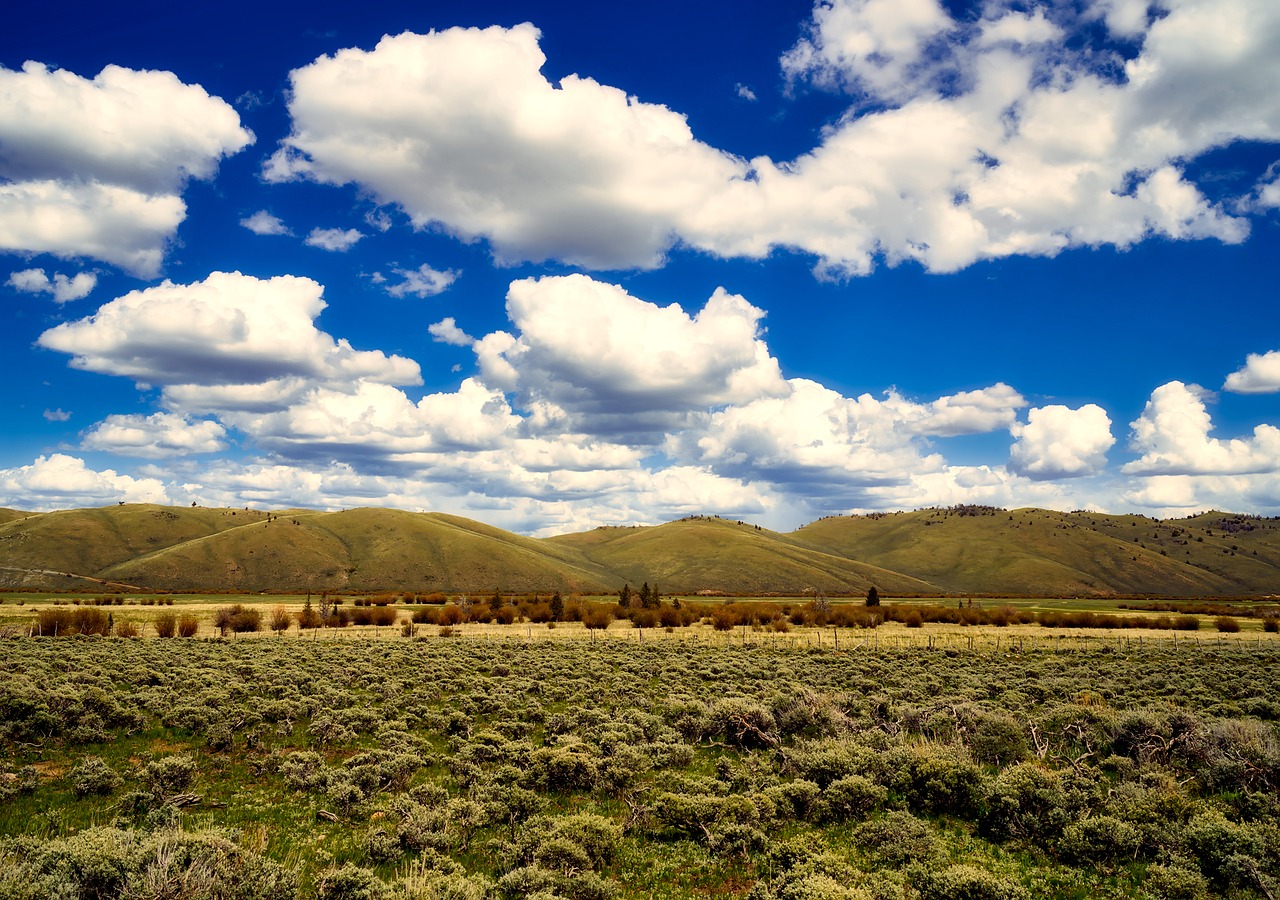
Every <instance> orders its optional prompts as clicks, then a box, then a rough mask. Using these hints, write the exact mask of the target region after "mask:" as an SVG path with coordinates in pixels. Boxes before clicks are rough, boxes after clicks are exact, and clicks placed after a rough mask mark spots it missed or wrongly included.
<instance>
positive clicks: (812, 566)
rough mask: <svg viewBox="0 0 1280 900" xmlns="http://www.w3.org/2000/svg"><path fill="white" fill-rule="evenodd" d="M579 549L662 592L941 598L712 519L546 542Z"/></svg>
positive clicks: (842, 559) (772, 535)
mask: <svg viewBox="0 0 1280 900" xmlns="http://www.w3.org/2000/svg"><path fill="white" fill-rule="evenodd" d="M547 543H550V544H554V545H558V546H563V547H574V548H576V549H578V550H581V551H582V552H583V553H584V554H585V555H587V556H589V557H590V558H591V559H593V560H595V561H596V562H598V563H600V564H602V565H604V566H607V567H608V568H609V569H610V570H611V571H613V572H616V573H617V574H618V575H619V576H621V578H622V579H623V580H624V581H627V582H630V583H631V584H633V585H639V584H641V583H642V582H645V581H648V582H650V583H653V584H656V585H658V586H659V587H662V588H670V589H672V590H677V591H685V592H694V591H699V590H709V591H723V592H726V593H757V592H759V593H772V592H778V593H800V592H802V591H820V592H822V593H865V592H866V590H867V588H869V587H870V586H871V585H873V584H874V585H876V587H877V588H878V589H879V590H881V591H884V592H886V593H889V594H917V593H927V594H933V593H937V592H938V589H937V587H935V586H934V585H931V584H929V583H927V582H924V581H921V580H919V579H917V578H912V577H911V576H908V575H902V574H899V573H898V572H892V571H888V570H886V569H884V568H880V567H879V566H875V565H868V564H866V563H864V562H857V561H855V560H853V559H851V558H849V557H848V556H845V555H839V554H832V553H830V552H826V551H824V550H816V549H814V548H812V547H807V546H803V545H800V544H797V543H796V542H795V541H793V540H791V539H790V538H788V537H787V536H786V535H782V534H779V533H777V532H774V531H769V530H767V529H763V528H757V527H756V526H754V525H748V524H744V523H740V522H735V521H732V520H729V519H720V518H716V517H708V516H695V517H691V518H687V519H681V520H679V521H676V522H668V523H667V524H665V525H658V526H656V527H652V528H598V529H596V530H594V531H590V532H586V533H585V534H576V535H564V536H561V537H554V538H549V539H548V540H547Z"/></svg>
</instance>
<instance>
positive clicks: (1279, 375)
mask: <svg viewBox="0 0 1280 900" xmlns="http://www.w3.org/2000/svg"><path fill="white" fill-rule="evenodd" d="M1222 387H1223V390H1227V391H1233V392H1235V393H1237V394H1274V393H1276V392H1277V391H1280V350H1272V351H1270V352H1269V353H1250V354H1249V355H1248V356H1247V357H1245V362H1244V366H1243V368H1241V369H1239V370H1237V371H1235V372H1232V373H1231V374H1230V375H1228V376H1227V380H1226V383H1225V384H1224V385H1223V386H1222Z"/></svg>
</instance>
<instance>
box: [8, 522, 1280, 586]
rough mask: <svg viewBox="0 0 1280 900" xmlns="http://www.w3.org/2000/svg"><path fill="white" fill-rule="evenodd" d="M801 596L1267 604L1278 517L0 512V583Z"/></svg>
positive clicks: (1276, 582) (1276, 576)
mask: <svg viewBox="0 0 1280 900" xmlns="http://www.w3.org/2000/svg"><path fill="white" fill-rule="evenodd" d="M95 581H109V582H116V583H120V584H124V585H128V586H132V587H137V588H143V589H155V590H190V591H232V590H244V591H264V590H414V591H430V590H440V591H446V592H467V593H480V592H488V591H492V590H494V589H502V590H507V591H533V590H537V591H548V592H549V591H553V590H559V591H580V592H583V593H595V592H601V591H616V590H618V589H619V588H620V587H621V586H622V585H623V584H624V583H628V582H629V583H630V584H631V585H632V586H637V585H639V584H641V583H643V582H646V581H647V582H649V583H650V584H654V585H658V586H660V587H661V588H662V589H663V590H665V591H668V592H679V593H694V592H698V591H707V592H721V593H725V594H762V593H784V594H799V593H803V592H807V591H817V592H822V593H830V594H861V593H864V592H865V591H866V589H867V588H868V587H870V586H871V585H875V586H876V587H877V588H878V589H879V590H880V592H881V593H882V594H884V595H885V596H895V595H896V596H904V595H931V594H932V595H936V594H947V593H955V594H990V595H1006V596H1063V595H1100V596H1105V595H1115V594H1158V595H1166V596H1187V597H1203V596H1214V595H1218V596H1233V595H1234V596H1242V595H1263V594H1275V593H1277V592H1280V520H1270V519H1261V518H1257V517H1249V516H1239V515H1231V514H1227V513H1218V512H1212V513H1205V514H1203V515H1200V516H1196V517H1192V518H1189V519H1178V520H1167V521H1157V520H1155V519H1149V518H1146V517H1143V516H1105V515H1100V514H1096V513H1085V512H1077V513H1058V512H1049V511H1045V510H1037V509H1019V510H1012V511H1010V510H995V509H992V508H990V507H956V508H954V509H926V510H919V511H916V512H909V513H908V512H903V513H888V514H875V515H868V516H841V517H831V518H826V519H821V520H819V521H817V522H814V523H812V524H810V525H806V526H805V527H804V528H801V529H798V530H797V531H794V532H792V533H790V534H781V533H778V532H774V531H769V530H768V529H764V528H760V527H757V526H755V525H750V524H746V523H742V522H735V521H732V520H728V519H721V518H718V517H709V516H693V517H689V518H686V519H681V520H679V521H676V522H668V523H666V524H664V525H657V526H644V527H641V526H636V527H621V528H619V527H609V528H597V529H594V530H592V531H588V532H583V533H580V534H569V535H561V536H558V537H553V538H546V539H534V538H528V537H522V536H520V535H516V534H512V533H510V532H507V531H503V530H502V529H499V528H494V527H492V526H489V525H485V524H483V523H481V522H475V521H472V520H470V519H464V518H461V517H458V516H451V515H444V514H440V513H411V512H405V511H402V510H393V509H351V510H343V511H341V512H316V511H311V510H291V511H288V512H281V513H274V512H273V513H266V512H258V511H252V510H247V509H202V508H197V507H192V508H178V507H172V508H171V507H161V506H152V505H146V504H125V505H119V506H110V507H103V508H101V509H76V510H63V511H59V512H51V513H22V512H17V511H12V510H4V511H0V587H4V588H10V589H28V590H54V589H63V590H66V589H79V590H84V589H93V586H94V582H95Z"/></svg>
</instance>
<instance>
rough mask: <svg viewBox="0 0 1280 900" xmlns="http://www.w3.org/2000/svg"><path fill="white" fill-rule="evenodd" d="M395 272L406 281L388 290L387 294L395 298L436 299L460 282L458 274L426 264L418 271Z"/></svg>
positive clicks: (396, 270) (400, 270) (398, 270)
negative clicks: (435, 297)
mask: <svg viewBox="0 0 1280 900" xmlns="http://www.w3.org/2000/svg"><path fill="white" fill-rule="evenodd" d="M394 271H395V273H396V274H397V275H399V276H400V277H401V278H402V279H404V280H403V281H401V282H400V283H399V284H393V285H391V287H389V288H387V293H388V294H390V295H391V296H393V297H404V296H406V295H408V294H412V295H413V296H415V297H434V296H435V295H436V294H441V293H444V292H445V291H446V290H448V289H449V285H451V284H453V283H454V282H455V281H457V280H458V273H457V272H453V271H445V272H441V271H438V270H436V269H433V268H431V266H429V265H426V264H425V263H424V264H423V265H420V266H418V268H416V269H410V270H405V269H395V270H394Z"/></svg>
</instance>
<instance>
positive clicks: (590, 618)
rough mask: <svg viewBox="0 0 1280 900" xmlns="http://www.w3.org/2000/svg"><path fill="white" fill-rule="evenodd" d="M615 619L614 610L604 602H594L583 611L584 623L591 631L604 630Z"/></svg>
mask: <svg viewBox="0 0 1280 900" xmlns="http://www.w3.org/2000/svg"><path fill="white" fill-rule="evenodd" d="M612 621H613V612H612V610H610V609H609V607H607V606H605V605H604V604H602V603H593V604H591V605H590V606H589V607H586V608H585V609H583V611H582V624H583V625H584V626H586V627H587V629H588V630H591V631H602V630H604V629H606V628H608V627H609V623H610V622H612Z"/></svg>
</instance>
